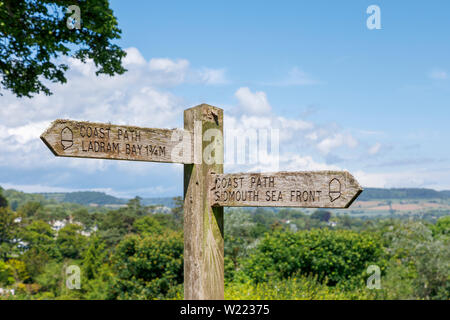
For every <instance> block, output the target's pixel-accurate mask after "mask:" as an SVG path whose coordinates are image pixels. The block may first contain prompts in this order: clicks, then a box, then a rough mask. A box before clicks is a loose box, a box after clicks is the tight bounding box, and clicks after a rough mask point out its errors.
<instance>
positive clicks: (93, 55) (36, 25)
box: [0, 0, 126, 97]
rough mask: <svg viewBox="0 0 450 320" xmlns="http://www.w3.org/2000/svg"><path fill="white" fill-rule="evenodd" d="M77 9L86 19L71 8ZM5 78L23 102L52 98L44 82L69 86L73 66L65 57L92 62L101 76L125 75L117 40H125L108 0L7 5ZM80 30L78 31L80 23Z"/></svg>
mask: <svg viewBox="0 0 450 320" xmlns="http://www.w3.org/2000/svg"><path fill="white" fill-rule="evenodd" d="M74 4H75V5H77V6H78V8H79V9H80V12H79V13H80V16H81V17H80V18H81V19H78V20H77V19H75V20H77V21H73V20H71V16H72V18H74V16H73V15H72V13H71V12H68V7H69V6H71V5H74ZM0 21H1V23H0V37H1V38H2V39H3V41H1V42H0V75H1V84H2V86H3V88H5V89H7V90H11V91H12V92H13V93H14V94H15V95H16V96H17V97H23V96H26V97H31V96H32V94H36V93H40V92H44V93H45V94H47V95H49V94H51V92H50V90H49V88H48V87H46V85H45V84H44V83H43V79H45V80H48V81H51V82H59V83H65V82H66V81H67V80H66V78H65V76H64V73H65V72H66V71H67V69H68V66H67V65H66V64H64V63H59V64H58V63H56V58H58V57H60V56H72V57H73V58H75V59H79V60H81V61H82V62H86V60H87V59H92V60H93V62H94V63H95V65H96V67H97V68H98V70H97V72H96V73H97V75H98V74H107V75H110V76H112V75H114V74H122V73H124V72H125V71H126V70H125V69H124V68H123V67H122V65H121V60H122V58H123V57H124V56H125V52H124V51H122V50H121V49H120V48H119V47H118V46H117V45H116V44H113V41H114V40H116V39H119V38H120V33H121V31H120V29H119V28H118V26H117V20H116V18H115V17H114V15H113V12H112V10H111V8H110V7H109V1H108V0H79V1H75V2H74V1H72V0H58V1H56V0H53V1H52V0H31V1H25V0H1V1H0ZM78 22H79V23H80V28H79V29H78V28H74V26H75V25H76V23H78Z"/></svg>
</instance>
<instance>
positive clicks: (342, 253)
mask: <svg viewBox="0 0 450 320" xmlns="http://www.w3.org/2000/svg"><path fill="white" fill-rule="evenodd" d="M380 256H381V249H380V247H379V245H378V244H377V241H376V238H374V237H373V236H371V235H369V234H364V233H356V232H352V231H348V230H329V229H312V230H309V231H299V232H296V233H291V232H282V231H277V232H274V233H272V234H266V236H265V237H264V238H263V239H262V240H261V242H260V243H259V244H258V246H257V247H256V251H255V253H254V254H252V255H251V257H250V258H249V259H248V261H246V262H245V263H244V272H245V273H246V274H247V275H248V276H249V278H250V279H253V280H254V281H256V282H262V281H267V280H269V279H270V278H278V279H287V278H289V277H292V276H295V275H297V274H301V275H306V276H308V275H314V276H317V279H318V280H319V281H328V284H330V285H335V284H337V283H343V282H346V281H348V280H349V279H351V278H354V279H356V280H358V281H360V280H361V279H362V275H363V273H364V271H365V270H366V268H367V266H368V265H369V264H371V263H376V262H377V261H378V260H379V258H380Z"/></svg>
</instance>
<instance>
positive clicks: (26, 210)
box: [17, 201, 43, 217]
mask: <svg viewBox="0 0 450 320" xmlns="http://www.w3.org/2000/svg"><path fill="white" fill-rule="evenodd" d="M41 209H43V207H42V205H41V203H40V202H37V201H29V202H26V203H25V204H23V205H21V206H20V207H19V208H18V210H17V211H18V212H20V213H22V214H23V215H24V216H25V217H33V216H35V215H36V214H37V212H38V211H39V210H41Z"/></svg>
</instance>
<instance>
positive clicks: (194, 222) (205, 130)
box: [41, 104, 362, 300]
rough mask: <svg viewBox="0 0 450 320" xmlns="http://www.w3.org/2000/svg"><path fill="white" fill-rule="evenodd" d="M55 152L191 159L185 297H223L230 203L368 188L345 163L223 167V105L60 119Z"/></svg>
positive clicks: (47, 135)
mask: <svg viewBox="0 0 450 320" xmlns="http://www.w3.org/2000/svg"><path fill="white" fill-rule="evenodd" d="M41 139H42V140H43V141H44V143H45V144H46V145H47V146H48V147H49V149H50V150H51V151H52V152H53V153H54V154H55V155H56V156H62V157H78V158H97V159H112V160H133V161H151V162H171V163H181V164H184V298H185V299H187V300H191V299H193V300H200V299H223V298H224V242H223V223H224V221H223V207H225V206H230V207H240V206H251V207H257V206H265V207H303V208H348V207H349V206H350V205H351V203H352V202H353V201H354V200H355V199H356V198H357V197H358V195H359V194H360V193H361V192H362V188H361V186H360V185H359V184H358V182H357V181H356V179H355V178H354V177H353V176H352V175H351V174H350V173H348V172H346V171H311V172H275V173H236V174H223V159H224V155H223V153H224V144H223V110H222V109H219V108H216V107H213V106H210V105H207V104H202V105H199V106H197V107H194V108H190V109H187V110H185V111H184V130H182V129H152V128H140V127H133V126H120V125H112V124H107V123H92V122H84V121H81V122H80V121H71V120H55V121H54V122H53V123H52V124H51V126H50V127H49V128H48V129H47V130H46V131H45V132H44V133H43V134H42V135H41Z"/></svg>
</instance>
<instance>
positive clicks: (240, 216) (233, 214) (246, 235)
mask: <svg viewBox="0 0 450 320" xmlns="http://www.w3.org/2000/svg"><path fill="white" fill-rule="evenodd" d="M255 226H256V224H255V223H254V222H252V221H251V217H250V215H249V214H248V213H246V212H244V211H243V210H241V209H234V210H227V211H226V213H225V223H224V228H225V230H224V233H225V248H224V251H225V255H226V256H227V257H228V258H230V259H231V261H233V264H234V268H235V269H237V267H238V259H239V258H241V257H244V256H246V255H247V251H248V250H247V249H248V248H249V247H250V245H251V244H252V243H253V242H254V238H253V237H252V231H253V229H254V228H255Z"/></svg>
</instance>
